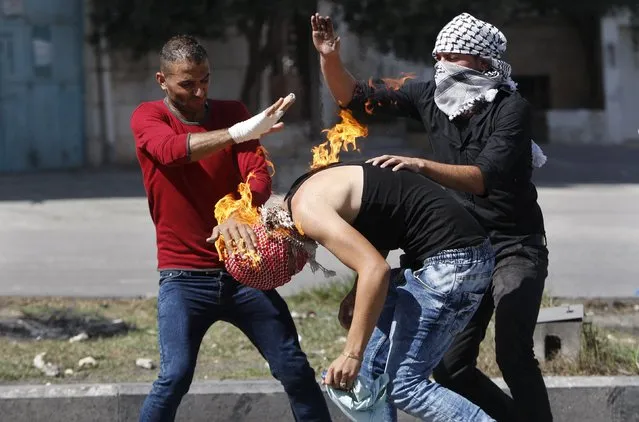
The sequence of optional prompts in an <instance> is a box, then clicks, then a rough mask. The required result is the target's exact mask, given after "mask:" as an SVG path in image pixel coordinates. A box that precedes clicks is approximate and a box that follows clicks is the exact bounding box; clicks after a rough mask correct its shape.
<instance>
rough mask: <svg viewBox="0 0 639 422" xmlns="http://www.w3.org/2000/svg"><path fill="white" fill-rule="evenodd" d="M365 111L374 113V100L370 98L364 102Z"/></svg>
mask: <svg viewBox="0 0 639 422" xmlns="http://www.w3.org/2000/svg"><path fill="white" fill-rule="evenodd" d="M364 111H366V113H368V114H373V101H372V100H371V99H370V98H369V99H368V100H366V102H365V103H364Z"/></svg>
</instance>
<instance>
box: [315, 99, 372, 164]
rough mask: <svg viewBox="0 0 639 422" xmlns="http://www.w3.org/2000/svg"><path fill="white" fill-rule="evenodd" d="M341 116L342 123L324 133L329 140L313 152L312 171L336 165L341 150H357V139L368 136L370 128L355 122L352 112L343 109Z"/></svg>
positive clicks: (325, 130)
mask: <svg viewBox="0 0 639 422" xmlns="http://www.w3.org/2000/svg"><path fill="white" fill-rule="evenodd" d="M339 115H340V117H341V118H342V121H341V122H340V123H338V124H336V125H335V126H333V127H332V128H331V129H324V130H323V131H322V132H326V139H328V140H327V141H326V142H324V143H322V144H320V145H318V146H316V147H313V149H312V150H311V152H312V153H313V163H312V164H311V170H314V169H317V168H320V167H325V166H327V165H329V164H333V163H336V162H337V161H339V152H340V150H343V151H348V147H349V146H352V149H353V150H356V149H357V144H356V143H355V139H357V138H359V137H362V136H367V135H368V128H367V127H366V126H363V125H362V124H360V123H359V122H358V121H357V120H355V118H354V117H353V115H352V114H351V112H350V111H348V110H346V109H342V110H340V112H339Z"/></svg>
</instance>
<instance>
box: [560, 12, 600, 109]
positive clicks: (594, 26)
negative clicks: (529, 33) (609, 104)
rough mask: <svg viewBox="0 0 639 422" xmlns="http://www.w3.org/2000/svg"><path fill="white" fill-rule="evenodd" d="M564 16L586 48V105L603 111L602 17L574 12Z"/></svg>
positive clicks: (584, 70) (584, 69)
mask: <svg viewBox="0 0 639 422" xmlns="http://www.w3.org/2000/svg"><path fill="white" fill-rule="evenodd" d="M564 16H566V17H567V19H568V21H569V22H570V23H571V24H572V25H574V27H575V29H576V30H577V33H578V34H579V38H580V40H581V43H582V46H583V48H584V56H585V57H584V61H585V63H586V65H585V66H584V68H583V72H584V73H586V75H587V76H588V94H587V97H586V98H587V103H586V104H585V105H586V107H588V108H591V109H601V108H603V107H604V105H603V103H604V100H603V97H604V93H603V75H602V58H601V28H600V26H599V25H600V17H599V16H596V15H578V14H576V13H575V12H574V11H570V12H566V13H565V14H564Z"/></svg>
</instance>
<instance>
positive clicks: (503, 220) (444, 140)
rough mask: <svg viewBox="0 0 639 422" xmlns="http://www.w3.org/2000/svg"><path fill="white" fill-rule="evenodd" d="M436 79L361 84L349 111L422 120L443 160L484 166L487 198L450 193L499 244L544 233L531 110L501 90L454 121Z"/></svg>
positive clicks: (437, 158)
mask: <svg viewBox="0 0 639 422" xmlns="http://www.w3.org/2000/svg"><path fill="white" fill-rule="evenodd" d="M434 93H435V83H434V81H432V80H429V81H423V80H409V81H408V82H407V83H405V84H404V85H403V86H402V87H401V88H399V89H397V90H394V89H388V88H386V87H385V86H384V84H383V83H381V82H380V83H374V84H372V86H371V84H368V83H364V82H358V83H357V86H356V89H355V93H354V97H353V100H352V101H351V102H350V103H349V105H348V108H350V109H351V110H353V111H354V112H355V113H356V116H358V117H360V116H361V117H362V118H364V116H365V115H366V114H365V113H364V104H365V102H366V101H367V99H372V101H371V102H370V103H371V104H375V108H374V110H373V113H384V114H391V115H396V116H404V117H411V118H413V119H416V120H418V121H421V122H422V123H423V125H424V127H425V129H426V133H427V135H428V137H429V140H430V142H431V144H432V148H433V153H434V157H433V159H434V160H435V161H438V162H442V163H448V164H459V165H475V166H477V167H479V169H480V170H481V173H482V175H483V178H484V184H485V187H486V195H485V196H477V195H473V194H471V193H467V192H457V191H453V190H450V192H451V193H452V194H453V195H454V196H455V197H456V198H457V199H458V200H459V201H460V202H461V203H462V204H463V205H464V207H465V208H466V209H467V210H468V211H470V213H471V214H472V215H473V216H474V217H475V218H476V219H477V220H478V221H479V222H480V224H481V225H482V226H483V227H484V228H485V229H486V230H487V231H488V233H489V235H490V238H491V240H492V241H493V244H494V245H497V244H500V243H502V244H503V243H509V242H511V241H520V240H521V239H522V238H524V239H525V238H526V237H528V236H531V237H532V236H535V235H542V234H544V233H545V231H544V221H543V215H542V213H541V209H540V208H539V205H538V204H537V190H536V188H535V185H534V184H533V183H532V181H531V177H532V154H531V138H532V130H531V109H530V105H529V103H528V102H527V101H526V100H525V99H524V98H523V97H522V96H521V95H519V93H517V92H514V93H513V92H509V91H505V90H500V91H499V93H498V94H497V97H496V98H495V100H494V101H493V102H491V103H489V104H487V105H485V106H484V107H483V108H482V109H479V110H478V111H477V112H476V113H475V114H473V115H472V116H471V117H470V118H457V119H455V120H453V121H450V120H449V118H448V116H446V115H445V114H444V113H443V112H442V111H441V110H439V108H438V107H437V105H436V104H435V100H434Z"/></svg>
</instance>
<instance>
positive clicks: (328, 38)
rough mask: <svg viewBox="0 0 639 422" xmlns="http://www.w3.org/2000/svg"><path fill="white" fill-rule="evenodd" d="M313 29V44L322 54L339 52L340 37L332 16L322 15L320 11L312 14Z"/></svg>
mask: <svg viewBox="0 0 639 422" xmlns="http://www.w3.org/2000/svg"><path fill="white" fill-rule="evenodd" d="M311 29H312V30H313V45H315V49H317V51H318V52H319V53H320V54H321V55H323V56H325V55H329V54H333V53H337V52H339V37H337V36H335V31H334V30H333V22H331V18H330V17H328V16H320V15H319V13H316V14H314V15H313V16H311Z"/></svg>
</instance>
